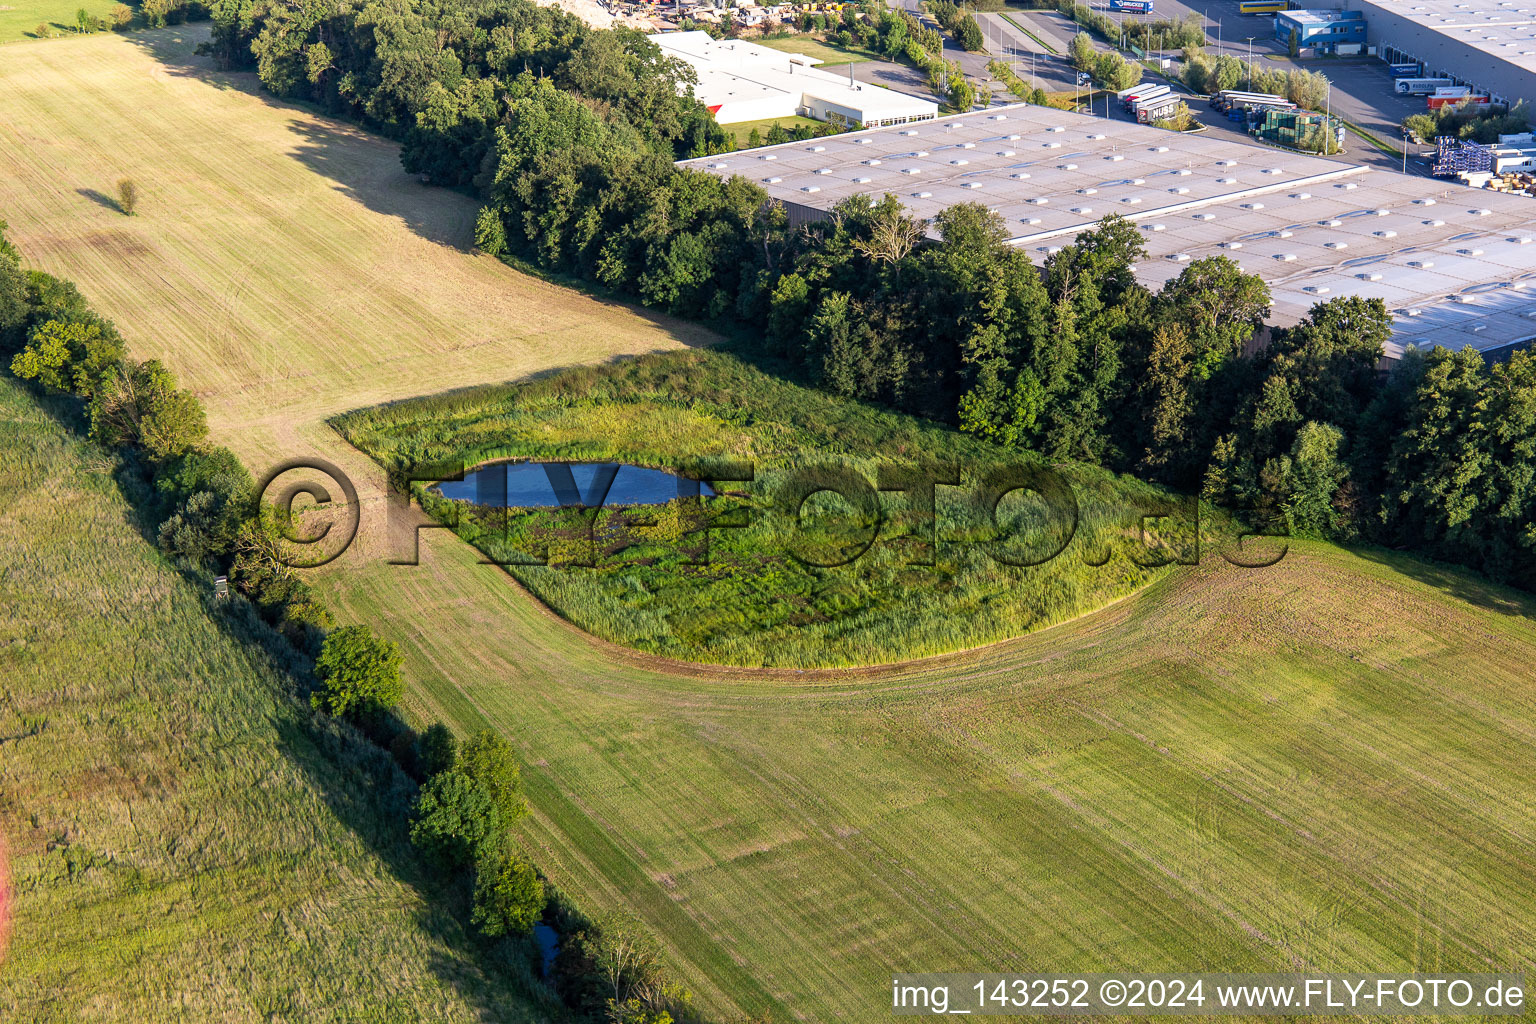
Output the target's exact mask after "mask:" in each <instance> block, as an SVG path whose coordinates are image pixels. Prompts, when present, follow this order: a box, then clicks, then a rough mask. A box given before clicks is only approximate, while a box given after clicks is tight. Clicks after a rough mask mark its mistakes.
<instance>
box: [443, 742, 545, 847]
mask: <svg viewBox="0 0 1536 1024" xmlns="http://www.w3.org/2000/svg"><path fill="white" fill-rule="evenodd" d="M454 770H456V771H461V772H463V773H464V774H466V775H468V776H469V777H470V778H472V779H474V780H475V781H476V782H478V783H480V785H482V786H484V787H485V792H486V793H487V794H488V795H489V796H490V798H491V799H492V800H493V801H494V802H495V804H496V811H497V813H498V814H499V815H500V816H501V820H502V823H503V824H505V825H511V824H512V823H513V822H514V821H516V820H517V819H519V818H521V817H522V816H523V815H525V814H527V813H528V802H527V801H526V800H524V799H523V776H522V770H521V769H520V768H519V767H518V764H517V755H516V754H515V753H513V751H512V744H510V743H508V742H507V741H506V739H505V738H503V737H502V736H500V735H498V734H497V733H494V732H492V731H490V730H489V729H487V730H485V731H483V732H480V733H477V734H476V735H475V736H474V737H472V738H471V739H470V740H469V741H468V742H466V743H465V744H464V745H463V746H462V747H460V748H459V754H458V759H457V762H456V764H455V769H454Z"/></svg>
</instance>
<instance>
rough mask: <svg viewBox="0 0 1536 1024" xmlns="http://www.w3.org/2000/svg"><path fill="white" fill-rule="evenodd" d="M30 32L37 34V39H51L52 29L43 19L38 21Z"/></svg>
mask: <svg viewBox="0 0 1536 1024" xmlns="http://www.w3.org/2000/svg"><path fill="white" fill-rule="evenodd" d="M32 34H33V35H35V36H37V38H39V39H52V38H53V29H52V28H50V27H49V25H48V23H47V22H46V21H43V22H39V23H38V25H37V28H35V29H33V30H32Z"/></svg>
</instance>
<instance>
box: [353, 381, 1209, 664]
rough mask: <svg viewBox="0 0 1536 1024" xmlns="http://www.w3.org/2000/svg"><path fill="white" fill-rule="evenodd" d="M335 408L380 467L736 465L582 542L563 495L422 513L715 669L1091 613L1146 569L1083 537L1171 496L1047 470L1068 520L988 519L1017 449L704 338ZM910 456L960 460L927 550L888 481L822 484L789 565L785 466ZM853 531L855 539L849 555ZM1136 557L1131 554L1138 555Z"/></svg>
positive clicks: (573, 606) (573, 611) (604, 616)
mask: <svg viewBox="0 0 1536 1024" xmlns="http://www.w3.org/2000/svg"><path fill="white" fill-rule="evenodd" d="M336 423H337V428H338V429H339V430H340V431H341V433H342V434H343V435H344V436H345V437H346V438H347V439H348V440H349V441H351V442H352V443H353V444H355V445H357V446H358V447H359V448H362V449H363V450H364V451H366V452H368V453H369V454H370V455H372V456H374V457H375V458H376V459H378V460H379V461H380V463H381V464H383V465H384V466H385V467H386V468H388V469H390V470H394V469H396V468H398V467H399V466H401V465H425V464H429V463H443V462H459V463H462V465H464V466H465V467H472V466H474V465H476V464H477V463H480V462H482V461H486V460H489V459H507V458H550V459H570V460H575V461H616V462H629V463H636V464H639V465H647V466H660V467H673V468H675V467H680V466H684V465H685V464H686V462H687V460H689V459H692V458H701V457H702V458H721V459H737V460H746V461H748V462H751V463H752V464H754V466H755V474H756V475H755V480H754V482H752V483H750V484H744V483H736V484H723V485H722V486H723V487H725V488H726V490H727V491H728V492H730V493H731V494H736V493H740V494H741V495H742V496H741V497H739V498H738V497H730V496H727V497H721V498H718V499H712V500H710V501H709V502H707V503H706V504H705V505H704V507H703V508H696V507H694V506H693V503H685V502H681V501H674V502H672V503H671V504H670V505H668V506H667V507H666V508H665V510H663V511H661V512H657V511H656V510H655V509H650V508H635V509H630V510H612V511H606V512H604V513H603V514H601V515H598V516H596V518H595V519H594V520H593V521H592V528H591V530H590V537H591V538H592V539H591V540H589V531H588V529H587V526H586V520H585V519H583V518H582V517H581V516H580V515H579V514H576V513H572V512H561V511H558V510H543V509H527V510H516V511H514V512H512V513H511V514H510V515H505V516H504V515H503V514H502V513H500V512H488V511H484V510H480V511H476V510H475V509H474V507H473V506H471V505H469V504H468V503H452V502H446V501H442V500H429V504H430V505H431V506H432V508H433V509H434V512H435V514H438V515H440V516H446V517H452V516H454V515H455V514H457V515H458V519H459V524H460V525H459V530H460V533H461V535H462V536H464V538H465V539H466V540H470V541H472V542H473V543H475V544H476V545H478V546H479V547H480V548H481V549H482V550H484V551H485V552H486V553H487V554H488V555H490V556H492V557H493V558H495V559H497V560H498V561H500V562H504V563H511V562H525V563H526V562H527V561H529V560H530V559H531V558H533V557H536V558H539V559H547V560H548V561H549V563H550V564H549V565H537V566H535V565H526V564H524V565H516V564H514V565H512V566H511V567H510V568H509V571H510V572H511V573H512V574H513V575H514V576H515V577H516V578H517V579H518V580H519V581H520V582H521V583H522V584H523V585H524V586H526V587H528V589H529V590H531V591H532V592H533V593H534V594H535V595H537V596H538V597H539V598H540V599H541V600H542V601H544V602H545V603H547V604H548V605H549V606H550V607H551V608H553V609H555V610H556V611H557V612H558V613H559V614H560V615H562V616H563V617H565V618H566V619H569V620H570V621H571V622H574V623H576V624H577V625H579V626H581V627H582V628H583V629H586V630H588V631H590V632H592V633H594V634H596V635H598V636H600V637H603V638H604V639H607V640H611V641H614V642H616V643H619V644H623V645H625V646H629V647H634V648H637V649H639V650H642V651H645V652H648V653H654V654H662V655H667V656H670V657H675V658H680V659H685V660H698V661H709V662H720V663H726V664H735V665H776V666H790V667H814V666H829V665H860V664H877V663H883V662H893V661H901V660H904V659H908V658H913V657H920V656H924V655H932V654H942V653H948V652H950V651H955V650H962V649H965V648H969V647H976V646H979V645H982V644H986V643H992V642H995V641H998V640H1004V639H1008V638H1010V637H1014V636H1018V635H1019V634H1021V633H1025V632H1028V631H1030V630H1033V629H1038V628H1040V627H1042V626H1047V625H1051V624H1053V623H1056V622H1059V621H1062V620H1063V619H1068V618H1072V617H1074V616H1076V615H1080V614H1082V613H1084V612H1086V611H1091V610H1093V609H1094V608H1097V607H1100V606H1102V605H1104V604H1106V603H1108V602H1110V601H1113V600H1115V599H1117V598H1120V597H1123V596H1124V595H1125V594H1127V593H1130V592H1131V591H1133V590H1135V589H1136V588H1137V587H1140V586H1143V585H1145V584H1146V583H1147V582H1148V581H1149V580H1151V579H1152V578H1153V576H1154V575H1155V573H1154V572H1153V571H1151V570H1149V569H1148V568H1145V567H1144V566H1143V565H1139V564H1137V562H1135V561H1133V560H1132V559H1131V558H1130V557H1128V556H1127V554H1126V553H1125V552H1123V551H1121V550H1119V549H1118V548H1117V550H1116V557H1114V558H1113V559H1111V560H1109V562H1108V564H1107V565H1092V564H1089V563H1090V562H1100V561H1102V558H1101V557H1098V556H1097V555H1096V553H1098V552H1099V551H1100V549H1103V548H1105V547H1106V545H1109V544H1115V545H1121V546H1122V547H1123V542H1124V541H1125V540H1126V536H1127V532H1128V527H1127V525H1126V524H1128V523H1129V522H1131V521H1133V520H1134V517H1135V515H1136V510H1137V509H1138V508H1144V509H1145V510H1147V511H1151V510H1152V509H1154V508H1157V507H1159V505H1160V504H1168V503H1169V502H1170V501H1171V500H1173V499H1170V497H1169V496H1167V495H1166V494H1164V493H1163V492H1160V491H1158V490H1156V489H1155V488H1152V487H1149V486H1147V485H1145V484H1141V483H1138V482H1136V481H1134V480H1132V479H1129V478H1117V477H1115V476H1114V475H1112V474H1109V473H1106V472H1103V471H1100V470H1095V469H1090V468H1087V467H1078V466H1067V467H1061V470H1062V473H1063V476H1064V478H1065V480H1066V481H1067V482H1068V483H1069V484H1070V486H1071V489H1072V491H1073V492H1074V493H1075V500H1076V503H1077V506H1078V507H1079V509H1080V513H1079V518H1080V523H1079V525H1078V526H1077V532H1076V534H1075V535H1073V534H1072V533H1071V529H1072V526H1071V525H1070V523H1068V522H1067V518H1066V517H1067V516H1070V515H1071V513H1070V512H1067V513H1063V514H1062V516H1061V517H1059V518H1058V517H1056V516H1055V515H1054V514H1053V513H1050V512H1048V511H1047V510H1046V509H1045V508H1044V505H1043V504H1042V503H1041V502H1040V501H1039V500H1038V499H1033V498H1026V497H1025V496H1024V495H1023V494H1018V495H1015V496H1013V497H1010V498H1006V499H1004V500H1003V502H1002V504H1001V505H1000V506H998V514H997V519H998V525H999V527H1000V528H1001V529H1000V530H999V529H994V528H993V526H992V521H991V518H990V516H989V515H988V514H987V513H986V511H985V510H978V509H977V508H976V507H973V498H974V497H975V496H976V495H978V494H979V492H980V489H981V487H982V481H983V479H984V477H985V476H986V474H988V473H990V472H993V471H995V470H996V469H998V468H999V467H1001V466H1004V465H1007V464H1010V463H1016V462H1018V461H1019V460H1018V457H1017V456H1010V455H1009V453H1007V452H1006V451H1004V450H1002V449H999V448H996V447H993V446H991V445H988V444H985V443H982V442H977V441H974V440H972V439H970V438H967V437H965V436H964V435H962V434H959V433H958V432H956V431H954V430H951V429H947V428H944V427H940V426H937V425H934V424H930V423H925V422H923V421H920V420H916V419H913V418H911V417H907V416H900V415H895V414H890V413H885V412H881V411H877V410H875V409H872V408H870V407H868V406H864V405H861V404H859V403H856V402H848V401H843V400H839V399H836V398H833V397H831V396H829V395H826V394H824V393H821V392H817V391H813V390H810V389H808V388H804V387H800V386H798V385H795V384H791V383H787V382H785V381H783V380H781V379H778V378H775V377H771V376H769V375H768V374H765V373H763V372H761V371H759V370H756V369H753V368H752V367H750V366H748V365H747V364H745V363H743V362H742V361H740V360H739V359H737V358H735V357H733V356H730V355H727V354H724V353H718V352H689V353H675V354H669V355H664V356H656V357H651V358H647V359H643V360H639V361H635V362H629V363H624V364H620V365H616V366H608V367H603V368H600V369H590V370H573V371H568V372H566V373H565V374H561V375H559V376H556V377H553V378H548V379H545V380H541V381H538V382H535V383H532V384H528V385H522V386H513V387H505V388H489V389H482V390H479V391H475V392H472V393H469V394H465V395H456V396H448V397H445V398H430V399H422V400H419V401H415V402H406V403H398V404H393V405H389V406H385V407H382V408H377V409H370V410H364V411H360V412H357V413H353V414H350V415H347V416H343V417H340V418H339V419H338V420H337V421H336ZM921 462H938V463H949V464H952V465H954V466H955V467H957V468H958V470H959V471H960V472H961V473H962V476H961V483H962V486H960V487H941V488H940V489H939V490H938V496H937V503H938V513H937V534H938V548H937V551H936V552H935V550H934V548H933V546H932V544H931V543H930V538H932V537H933V533H932V532H931V531H932V527H931V526H930V527H925V526H924V525H923V523H922V522H921V521H920V519H919V517H918V514H917V513H916V512H915V510H914V509H913V507H912V505H911V502H910V501H909V499H908V498H907V497H906V496H905V495H903V494H897V493H892V494H887V495H886V496H885V497H884V498H883V499H879V500H878V502H876V504H877V506H878V513H872V508H866V509H861V510H859V511H858V512H855V509H854V507H853V506H851V505H850V504H849V501H845V500H843V499H841V498H818V499H813V500H812V502H811V503H809V504H808V505H807V508H806V514H805V516H804V519H805V529H804V530H803V531H801V532H800V533H799V535H798V536H799V538H800V540H801V541H803V542H805V543H809V544H811V545H812V546H813V547H814V548H815V549H816V550H815V551H812V552H807V553H805V557H804V561H801V560H798V559H796V558H795V557H792V555H791V553H790V549H791V547H792V546H793V545H794V544H796V539H795V533H796V531H795V528H794V525H793V524H794V522H795V518H794V514H793V512H792V511H791V510H792V508H793V507H794V506H795V503H794V502H793V501H791V500H790V499H788V498H785V497H784V495H785V494H786V493H787V492H786V491H785V488H786V486H787V485H788V481H789V480H790V478H791V476H792V475H793V474H794V473H796V472H803V471H805V470H806V469H808V468H811V467H819V466H836V467H851V468H854V469H856V470H857V471H858V473H859V474H860V479H862V480H863V481H865V487H866V488H867V496H868V499H869V500H870V501H871V502H875V501H876V498H875V485H876V482H877V474H878V469H877V467H879V466H882V465H884V466H887V467H889V466H892V465H901V464H918V463H921ZM850 500H856V499H850ZM975 500H980V499H979V498H975ZM992 504H995V499H994V500H993V501H992V502H989V503H988V504H987V506H986V508H987V509H990V508H991V507H992ZM834 510H840V511H837V512H836V514H835V515H834V514H833V511H834ZM460 512H461V514H459V513H460ZM867 513H868V514H870V515H869V517H868V518H866V514H867ZM876 515H877V516H878V519H877V518H875V516H876ZM744 518H745V520H747V521H749V525H747V526H746V527H745V528H732V529H717V530H714V531H712V534H713V535H712V536H711V537H710V539H709V541H708V542H707V548H708V559H707V563H708V564H707V565H702V564H698V563H699V562H700V561H702V560H703V559H702V556H701V552H702V551H703V550H704V542H703V541H702V540H701V535H700V534H698V533H697V532H696V531H697V530H698V529H699V528H700V527H702V526H704V525H705V524H708V523H725V522H739V521H743V519H744ZM646 524H653V525H646ZM1191 529H1192V523H1191V522H1190V521H1189V519H1188V518H1187V517H1184V518H1183V521H1182V522H1180V523H1179V524H1178V527H1177V529H1175V530H1171V531H1169V540H1170V542H1171V543H1172V544H1173V545H1174V546H1176V547H1180V548H1181V549H1186V550H1187V549H1188V540H1187V538H1188V537H1189V535H1190V530H1191ZM999 536H1001V537H1002V538H1003V539H998V538H999ZM1009 537H1011V538H1012V539H1008V538H1009ZM871 538H877V539H875V540H874V542H873V546H870V547H869V548H868V550H867V552H866V553H864V554H862V555H856V553H857V552H858V551H860V550H861V548H863V547H864V546H865V545H867V544H869V543H870V539H871ZM1068 538H1070V544H1068ZM993 545H996V546H998V547H999V548H1000V549H1001V557H1002V558H1012V559H1014V560H1016V561H1019V560H1028V559H1043V558H1046V557H1047V556H1048V552H1050V551H1052V550H1059V549H1061V548H1062V547H1063V545H1066V547H1065V550H1062V553H1061V555H1060V556H1059V557H1056V558H1054V559H1051V560H1049V561H1047V562H1045V563H1044V564H1041V565H1037V566H1031V567H1022V566H1014V565H1005V564H1002V562H1001V561H999V560H996V559H994V558H993V557H991V556H990V555H989V554H988V553H987V550H986V549H988V548H989V547H991V546H993ZM1153 557H1154V556H1152V555H1151V554H1150V553H1141V555H1140V560H1141V561H1142V562H1144V563H1150V561H1152V559H1153ZM1161 557H1162V558H1163V559H1164V560H1167V559H1168V558H1170V557H1171V556H1170V555H1169V554H1168V553H1166V552H1165V553H1163V554H1162V555H1161ZM845 559H846V560H848V561H847V564H843V563H844V560H845ZM805 561H809V562H814V563H817V564H818V565H830V564H833V563H836V564H837V566H838V567H836V568H817V567H812V566H808V565H806V564H805ZM914 563H917V564H914ZM924 563H932V564H931V565H929V564H924Z"/></svg>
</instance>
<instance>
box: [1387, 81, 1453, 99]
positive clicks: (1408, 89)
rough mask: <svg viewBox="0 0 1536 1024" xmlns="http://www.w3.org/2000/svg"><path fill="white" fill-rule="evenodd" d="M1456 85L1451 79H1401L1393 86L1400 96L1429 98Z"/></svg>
mask: <svg viewBox="0 0 1536 1024" xmlns="http://www.w3.org/2000/svg"><path fill="white" fill-rule="evenodd" d="M1455 84H1456V83H1455V82H1454V81H1452V80H1451V79H1449V78H1399V79H1398V80H1397V81H1396V82H1395V83H1394V85H1393V87H1394V88H1395V89H1396V90H1397V94H1398V95H1399V96H1428V95H1430V94H1432V93H1433V92H1434V91H1435V90H1436V89H1443V88H1445V87H1446V86H1451V85H1455Z"/></svg>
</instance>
